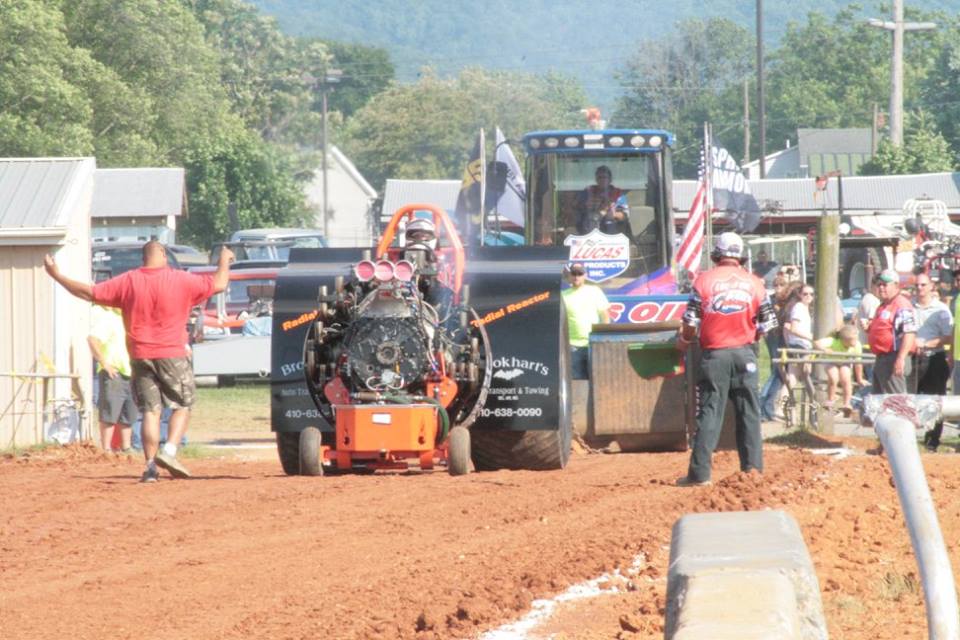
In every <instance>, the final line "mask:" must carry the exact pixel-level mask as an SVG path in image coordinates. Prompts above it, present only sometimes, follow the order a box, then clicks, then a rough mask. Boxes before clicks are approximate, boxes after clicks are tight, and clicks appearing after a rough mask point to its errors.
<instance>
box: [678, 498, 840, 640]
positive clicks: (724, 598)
mask: <svg viewBox="0 0 960 640" xmlns="http://www.w3.org/2000/svg"><path fill="white" fill-rule="evenodd" d="M664 637H665V638H666V640H693V639H695V638H696V639H700V640H705V639H710V640H733V639H734V638H736V639H737V640H748V639H751V640H752V639H756V640H760V639H764V640H766V639H769V640H793V639H796V640H826V638H827V626H826V622H825V620H824V617H823V606H822V604H821V601H820V585H819V583H818V582H817V576H816V573H815V572H814V569H813V563H812V562H811V560H810V554H809V553H808V552H807V547H806V544H805V543H804V542H803V536H802V535H801V533H800V527H799V526H798V525H797V523H796V521H795V520H794V519H793V518H792V517H791V516H790V515H789V514H787V513H785V512H783V511H746V512H728V513H699V514H688V515H685V516H683V517H682V518H680V519H679V520H678V521H677V522H676V524H674V526H673V537H672V540H671V543H670V570H669V573H668V576H667V608H666V624H665V627H664Z"/></svg>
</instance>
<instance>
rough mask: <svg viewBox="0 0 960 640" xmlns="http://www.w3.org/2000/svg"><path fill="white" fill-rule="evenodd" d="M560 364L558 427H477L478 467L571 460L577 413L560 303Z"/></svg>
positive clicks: (542, 465) (541, 467)
mask: <svg viewBox="0 0 960 640" xmlns="http://www.w3.org/2000/svg"><path fill="white" fill-rule="evenodd" d="M558 349H559V356H560V357H559V358H558V366H557V377H558V378H559V383H558V389H557V417H558V424H557V428H556V429H551V430H545V429H541V430H536V431H490V430H481V429H473V430H472V433H471V438H472V440H473V451H472V453H473V463H474V465H475V466H476V468H477V470H478V471H480V470H484V471H492V470H495V469H530V470H534V471H546V470H550V469H563V468H564V467H565V466H567V461H568V460H569V459H570V445H571V441H572V440H573V416H572V408H571V405H570V403H571V392H570V384H571V383H570V343H569V341H568V339H567V313H566V309H565V308H564V307H563V304H561V305H560V344H559V346H558Z"/></svg>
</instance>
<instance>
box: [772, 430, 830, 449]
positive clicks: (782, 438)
mask: <svg viewBox="0 0 960 640" xmlns="http://www.w3.org/2000/svg"><path fill="white" fill-rule="evenodd" d="M764 442H769V443H770V444H779V445H781V446H784V447H792V448H798V449H833V448H834V447H839V446H840V444H841V443H839V442H836V441H834V440H828V439H827V438H824V437H823V436H821V435H819V434H817V433H815V432H813V431H810V430H809V429H794V430H793V431H787V432H786V433H781V434H780V435H776V436H772V437H770V438H767V439H766V440H764Z"/></svg>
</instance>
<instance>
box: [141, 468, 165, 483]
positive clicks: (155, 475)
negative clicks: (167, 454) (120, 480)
mask: <svg viewBox="0 0 960 640" xmlns="http://www.w3.org/2000/svg"><path fill="white" fill-rule="evenodd" d="M159 479H160V472H159V471H157V470H156V468H149V467H148V468H147V469H146V470H145V471H144V472H143V475H142V476H140V482H156V481H157V480H159Z"/></svg>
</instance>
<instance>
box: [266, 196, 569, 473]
mask: <svg viewBox="0 0 960 640" xmlns="http://www.w3.org/2000/svg"><path fill="white" fill-rule="evenodd" d="M422 216H428V218H429V219H430V221H431V222H432V224H433V226H434V228H435V229H436V230H437V244H436V246H429V245H426V244H413V245H411V244H408V243H405V242H402V240H403V235H404V233H403V232H404V229H405V228H406V226H407V225H408V224H410V223H411V222H412V221H414V220H416V219H418V217H422ZM502 251H503V249H499V250H498V256H497V259H496V260H491V259H489V257H487V259H485V256H484V255H483V253H482V252H481V253H480V254H478V255H475V256H474V257H473V258H472V259H471V261H470V262H469V264H468V262H467V259H466V257H465V253H464V248H463V246H462V244H461V242H460V239H459V236H458V235H457V232H456V229H455V228H454V225H453V224H452V223H451V222H450V220H449V218H448V216H447V214H446V213H445V212H444V211H443V210H442V209H441V208H439V207H437V206H435V205H429V204H412V205H407V206H404V207H402V208H401V209H399V210H398V211H397V212H396V213H395V214H394V215H393V217H392V219H391V221H390V223H389V225H388V226H387V228H386V231H385V232H384V235H383V238H382V239H381V241H380V242H379V244H378V245H377V247H376V248H375V249H374V250H373V252H372V253H371V252H370V250H338V249H322V250H311V249H304V250H298V249H294V250H293V252H292V253H291V262H290V265H289V266H288V267H287V268H286V269H284V270H283V271H281V272H280V274H279V276H278V278H277V290H276V297H275V303H274V321H273V322H274V326H273V336H274V337H273V353H272V358H273V363H272V364H273V366H272V371H273V373H272V395H273V403H272V412H271V413H272V423H273V427H274V430H275V431H276V432H277V447H278V451H279V454H280V460H281V464H282V466H283V468H284V471H285V472H286V473H288V474H297V473H299V474H303V475H323V474H325V473H330V472H333V471H336V472H348V471H359V470H364V471H376V470H383V469H406V468H408V467H410V466H417V467H419V468H420V469H432V468H433V467H434V466H436V465H438V464H439V465H445V466H446V467H447V469H448V470H449V472H450V473H451V474H453V475H462V474H465V473H468V472H469V471H470V469H471V468H474V467H475V468H479V469H492V468H500V467H509V468H561V467H563V466H564V465H565V464H566V461H567V457H568V455H569V447H570V438H571V425H570V407H569V403H570V399H569V385H570V381H569V372H568V369H567V357H568V356H567V349H566V321H565V319H564V317H563V313H562V306H561V305H560V299H559V291H560V274H561V264H562V259H563V256H562V255H553V256H552V259H551V258H550V255H549V253H550V252H544V251H537V250H533V251H532V252H531V251H529V250H527V251H524V250H523V248H517V250H516V251H512V252H511V251H509V250H507V254H502V253H501V252H502ZM554 253H556V252H554ZM505 255H507V256H509V257H512V258H513V260H508V261H504V259H503V258H504V257H505ZM545 258H546V260H545ZM496 375H499V376H500V377H501V378H506V379H507V380H510V381H511V387H510V388H509V393H504V391H503V387H495V388H494V385H493V381H494V376H496ZM527 380H529V381H527ZM492 388H493V391H494V392H495V393H498V394H499V395H500V396H502V397H503V402H501V403H500V404H498V405H497V408H496V410H491V408H490V407H489V406H488V405H487V398H488V396H489V394H490V393H491V389H492ZM511 398H512V401H511ZM504 403H506V404H504Z"/></svg>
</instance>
